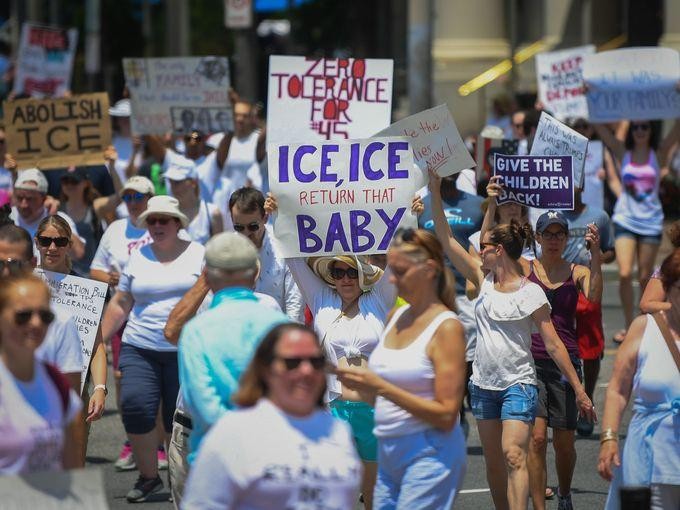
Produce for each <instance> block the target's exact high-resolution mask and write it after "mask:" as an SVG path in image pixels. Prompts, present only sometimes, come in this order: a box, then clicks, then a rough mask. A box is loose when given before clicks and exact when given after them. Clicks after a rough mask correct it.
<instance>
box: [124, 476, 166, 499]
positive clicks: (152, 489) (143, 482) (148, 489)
mask: <svg viewBox="0 0 680 510" xmlns="http://www.w3.org/2000/svg"><path fill="white" fill-rule="evenodd" d="M162 488H163V481H162V480H161V477H160V476H157V477H156V478H144V477H143V476H142V475H139V477H138V478H137V482H136V483H135V487H134V489H132V490H131V491H130V492H128V493H127V495H126V496H125V498H126V499H127V500H128V501H129V502H130V503H141V502H142V501H146V498H148V497H149V496H151V495H152V494H155V493H156V492H158V491H160V490H161V489H162Z"/></svg>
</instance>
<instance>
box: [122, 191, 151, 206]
mask: <svg viewBox="0 0 680 510" xmlns="http://www.w3.org/2000/svg"><path fill="white" fill-rule="evenodd" d="M144 197H146V195H145V194H144V193H126V194H125V195H123V196H122V199H123V202H125V203H126V204H129V203H130V202H141V201H142V200H144Z"/></svg>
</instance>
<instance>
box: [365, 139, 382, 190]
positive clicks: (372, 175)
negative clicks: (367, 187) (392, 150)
mask: <svg viewBox="0 0 680 510" xmlns="http://www.w3.org/2000/svg"><path fill="white" fill-rule="evenodd" d="M384 147H385V144H384V143H382V142H372V143H369V144H368V146H367V147H366V150H364V161H363V163H364V165H363V167H364V175H365V176H366V178H367V179H368V180H369V181H377V180H379V179H382V178H383V176H384V175H385V173H384V172H383V171H382V170H377V171H375V170H373V169H372V168H371V156H373V153H374V152H377V151H380V150H382V149H383V148H384Z"/></svg>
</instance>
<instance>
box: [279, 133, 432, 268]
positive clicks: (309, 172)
mask: <svg viewBox="0 0 680 510" xmlns="http://www.w3.org/2000/svg"><path fill="white" fill-rule="evenodd" d="M267 153H268V163H269V186H270V189H271V191H272V193H273V194H274V196H276V199H277V201H278V206H279V210H278V214H277V217H276V221H275V223H274V232H275V234H276V238H277V239H278V241H279V244H280V246H281V249H282V252H283V256H284V257H309V256H313V255H335V254H340V253H357V254H366V255H368V254H371V253H385V252H386V251H387V248H388V246H389V244H390V241H391V240H392V237H393V235H394V232H395V231H396V230H397V228H399V227H412V228H416V226H417V219H416V217H415V215H414V214H413V213H412V212H411V201H412V199H413V196H414V195H415V192H416V190H417V187H418V180H417V179H416V178H414V175H413V173H414V172H418V173H420V169H418V167H415V166H414V164H413V152H412V150H411V147H410V146H409V144H408V141H407V139H406V138H403V137H399V138H397V137H392V138H380V139H368V140H352V141H346V142H325V143H324V142H318V143H315V144H284V145H279V144H269V147H268V150H267Z"/></svg>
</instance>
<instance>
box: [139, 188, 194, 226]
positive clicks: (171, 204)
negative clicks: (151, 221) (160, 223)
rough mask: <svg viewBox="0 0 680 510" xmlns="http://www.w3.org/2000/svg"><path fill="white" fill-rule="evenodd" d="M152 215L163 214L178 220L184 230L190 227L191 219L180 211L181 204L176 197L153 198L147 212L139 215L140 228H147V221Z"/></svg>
mask: <svg viewBox="0 0 680 510" xmlns="http://www.w3.org/2000/svg"><path fill="white" fill-rule="evenodd" d="M152 214H162V215H165V216H172V217H173V218H177V219H178V220H179V221H180V223H181V224H182V227H183V228H187V225H189V219H188V218H187V217H186V216H185V215H184V213H183V212H182V211H180V210H179V202H178V201H177V199H176V198H175V197H169V196H167V195H158V196H155V197H151V198H150V199H149V202H148V204H147V206H146V211H144V212H143V213H142V214H140V215H139V221H138V223H139V226H140V227H142V228H147V227H146V219H147V218H148V217H149V216H151V215H152Z"/></svg>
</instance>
